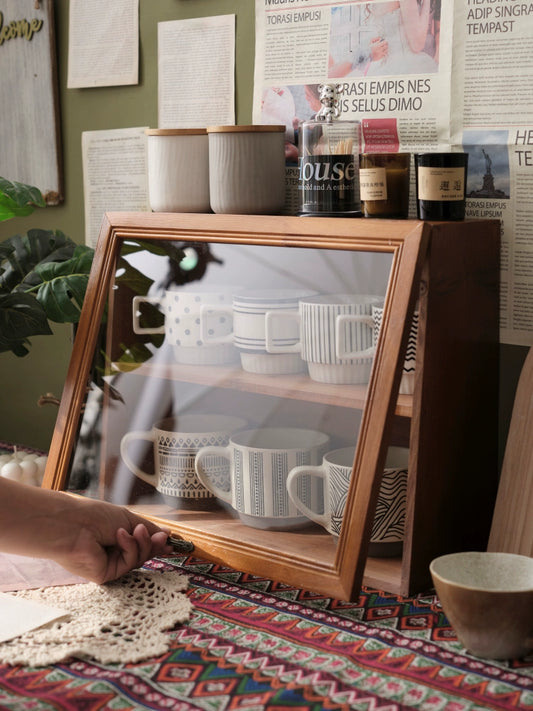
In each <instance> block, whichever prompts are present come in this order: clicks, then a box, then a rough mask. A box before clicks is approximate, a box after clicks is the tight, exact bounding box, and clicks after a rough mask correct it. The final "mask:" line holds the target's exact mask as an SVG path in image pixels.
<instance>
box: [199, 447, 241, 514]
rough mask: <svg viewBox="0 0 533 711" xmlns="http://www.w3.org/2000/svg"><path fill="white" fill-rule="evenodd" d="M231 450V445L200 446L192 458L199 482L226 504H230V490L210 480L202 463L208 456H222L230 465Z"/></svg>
mask: <svg viewBox="0 0 533 711" xmlns="http://www.w3.org/2000/svg"><path fill="white" fill-rule="evenodd" d="M231 450H232V448H231V447H202V448H201V449H199V450H198V452H197V453H196V457H195V458H194V469H195V471H196V476H197V477H198V479H199V480H200V482H201V483H202V484H203V485H204V486H205V488H206V489H209V491H210V492H211V493H212V494H214V495H215V496H216V497H217V498H219V499H222V501H226V502H227V503H228V504H231V491H225V490H224V489H221V488H219V487H218V486H217V485H216V484H214V483H213V482H212V481H211V479H210V478H209V474H208V472H207V468H206V467H205V465H204V459H205V457H209V456H212V457H223V458H224V459H227V460H228V462H229V463H230V465H231V461H232V457H231Z"/></svg>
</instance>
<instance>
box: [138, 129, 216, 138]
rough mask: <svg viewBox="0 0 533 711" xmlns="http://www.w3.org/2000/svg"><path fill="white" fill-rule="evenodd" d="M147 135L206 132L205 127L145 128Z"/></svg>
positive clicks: (185, 134) (201, 133)
mask: <svg viewBox="0 0 533 711" xmlns="http://www.w3.org/2000/svg"><path fill="white" fill-rule="evenodd" d="M144 132H145V134H146V135H147V136H201V135H204V134H206V133H207V129H205V128H147V129H145V131H144Z"/></svg>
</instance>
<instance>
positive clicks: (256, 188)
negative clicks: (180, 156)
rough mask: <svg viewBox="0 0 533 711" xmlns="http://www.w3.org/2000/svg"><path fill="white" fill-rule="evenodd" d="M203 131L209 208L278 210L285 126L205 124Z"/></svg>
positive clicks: (282, 186)
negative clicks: (205, 142)
mask: <svg viewBox="0 0 533 711" xmlns="http://www.w3.org/2000/svg"><path fill="white" fill-rule="evenodd" d="M207 133H208V137H209V191H210V201H211V209H212V210H213V212H217V213H230V214H275V213H279V212H281V209H282V208H283V206H284V205H285V126H280V125H255V126H209V127H208V128H207Z"/></svg>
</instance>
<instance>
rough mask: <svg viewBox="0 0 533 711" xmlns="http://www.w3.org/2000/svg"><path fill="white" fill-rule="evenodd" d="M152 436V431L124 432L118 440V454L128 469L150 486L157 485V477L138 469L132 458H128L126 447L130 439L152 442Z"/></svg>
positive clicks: (153, 436)
mask: <svg viewBox="0 0 533 711" xmlns="http://www.w3.org/2000/svg"><path fill="white" fill-rule="evenodd" d="M154 438H155V435H154V433H153V432H126V434H125V435H124V437H123V438H122V439H121V440H120V456H121V457H122V459H123V461H124V463H125V464H126V466H127V467H128V469H131V471H132V472H133V473H134V474H135V476H138V477H139V479H142V480H143V481H146V482H148V484H152V486H157V484H158V483H159V481H158V479H159V477H158V476H157V474H147V473H146V472H143V470H142V469H140V468H139V467H138V466H137V465H136V464H135V462H134V461H133V460H132V459H130V456H129V454H128V447H129V443H130V442H131V441H133V440H139V439H141V440H145V441H146V442H152V444H153V442H154Z"/></svg>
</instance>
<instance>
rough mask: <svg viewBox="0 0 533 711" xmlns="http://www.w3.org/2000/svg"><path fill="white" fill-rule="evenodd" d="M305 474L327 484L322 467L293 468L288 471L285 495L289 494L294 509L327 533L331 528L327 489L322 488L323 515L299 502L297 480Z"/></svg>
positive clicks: (305, 466) (325, 487)
mask: <svg viewBox="0 0 533 711" xmlns="http://www.w3.org/2000/svg"><path fill="white" fill-rule="evenodd" d="M306 474H309V475H310V476H316V477H318V478H319V479H322V481H323V482H324V484H326V483H327V476H326V472H325V469H324V466H323V465H318V466H315V467H312V466H311V467H310V466H309V465H306V464H304V465H303V466H300V467H294V468H293V469H291V470H290V472H289V474H288V476H287V493H288V494H289V498H290V500H291V501H292V503H293V504H294V505H295V506H296V508H297V509H298V510H299V511H301V512H302V513H303V514H304V516H307V518H310V519H311V521H315V522H316V523H319V524H320V525H321V526H323V527H324V528H325V529H326V530H327V531H329V530H330V526H331V502H330V500H329V492H328V487H327V486H324V513H322V514H321V513H318V512H317V511H313V510H312V509H310V508H309V507H308V506H306V504H304V503H303V501H300V498H299V496H298V480H299V479H300V477H302V476H305V475H306Z"/></svg>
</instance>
